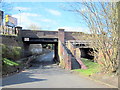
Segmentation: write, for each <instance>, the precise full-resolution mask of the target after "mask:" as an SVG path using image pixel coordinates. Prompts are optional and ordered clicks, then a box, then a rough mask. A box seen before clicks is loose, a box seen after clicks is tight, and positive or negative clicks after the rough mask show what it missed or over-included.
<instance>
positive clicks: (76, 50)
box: [67, 41, 87, 69]
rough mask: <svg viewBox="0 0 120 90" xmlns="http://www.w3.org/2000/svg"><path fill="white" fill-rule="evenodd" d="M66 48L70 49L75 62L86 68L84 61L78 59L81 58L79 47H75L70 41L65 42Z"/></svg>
mask: <svg viewBox="0 0 120 90" xmlns="http://www.w3.org/2000/svg"><path fill="white" fill-rule="evenodd" d="M67 47H68V49H69V50H70V51H71V53H72V55H73V56H74V58H75V60H76V61H77V63H78V64H79V65H80V66H81V69H86V68H87V67H86V66H85V65H84V63H83V62H82V61H81V60H80V59H81V52H80V49H79V48H76V47H75V46H74V45H73V44H72V43H71V42H70V41H68V43H67Z"/></svg>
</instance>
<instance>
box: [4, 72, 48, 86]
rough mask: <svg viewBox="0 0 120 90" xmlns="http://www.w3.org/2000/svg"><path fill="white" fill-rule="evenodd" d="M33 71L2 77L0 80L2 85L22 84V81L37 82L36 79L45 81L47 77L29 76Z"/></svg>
mask: <svg viewBox="0 0 120 90" xmlns="http://www.w3.org/2000/svg"><path fill="white" fill-rule="evenodd" d="M32 76H34V75H33V73H29V72H22V73H19V74H17V75H13V76H10V77H7V78H3V80H2V86H7V85H15V84H23V83H31V82H38V81H45V80H47V79H37V78H31V77H32Z"/></svg>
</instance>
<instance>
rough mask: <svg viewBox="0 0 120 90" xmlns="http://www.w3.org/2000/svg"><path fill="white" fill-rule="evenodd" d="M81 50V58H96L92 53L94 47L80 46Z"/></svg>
mask: <svg viewBox="0 0 120 90" xmlns="http://www.w3.org/2000/svg"><path fill="white" fill-rule="evenodd" d="M80 51H81V58H87V59H91V60H92V59H94V56H93V55H91V52H92V53H93V49H92V48H80Z"/></svg>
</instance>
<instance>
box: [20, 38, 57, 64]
mask: <svg viewBox="0 0 120 90" xmlns="http://www.w3.org/2000/svg"><path fill="white" fill-rule="evenodd" d="M22 40H23V43H24V55H25V56H29V46H30V44H54V54H55V57H54V61H55V62H56V63H57V62H59V59H58V38H22Z"/></svg>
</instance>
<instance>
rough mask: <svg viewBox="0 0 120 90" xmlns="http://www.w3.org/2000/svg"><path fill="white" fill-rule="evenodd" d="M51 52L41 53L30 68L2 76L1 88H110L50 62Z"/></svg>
mask: <svg viewBox="0 0 120 90" xmlns="http://www.w3.org/2000/svg"><path fill="white" fill-rule="evenodd" d="M52 60H53V52H50V53H48V54H46V55H42V56H40V57H38V58H37V59H36V61H34V62H33V65H32V67H31V68H29V69H26V70H25V71H22V72H20V73H18V74H16V75H13V76H9V77H6V78H3V80H2V85H3V88H110V87H108V86H107V85H105V84H101V83H98V82H95V81H93V80H90V79H87V78H85V77H82V76H79V75H76V74H73V73H71V72H70V71H67V70H65V69H62V68H60V67H59V66H58V65H56V64H53V63H52Z"/></svg>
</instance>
